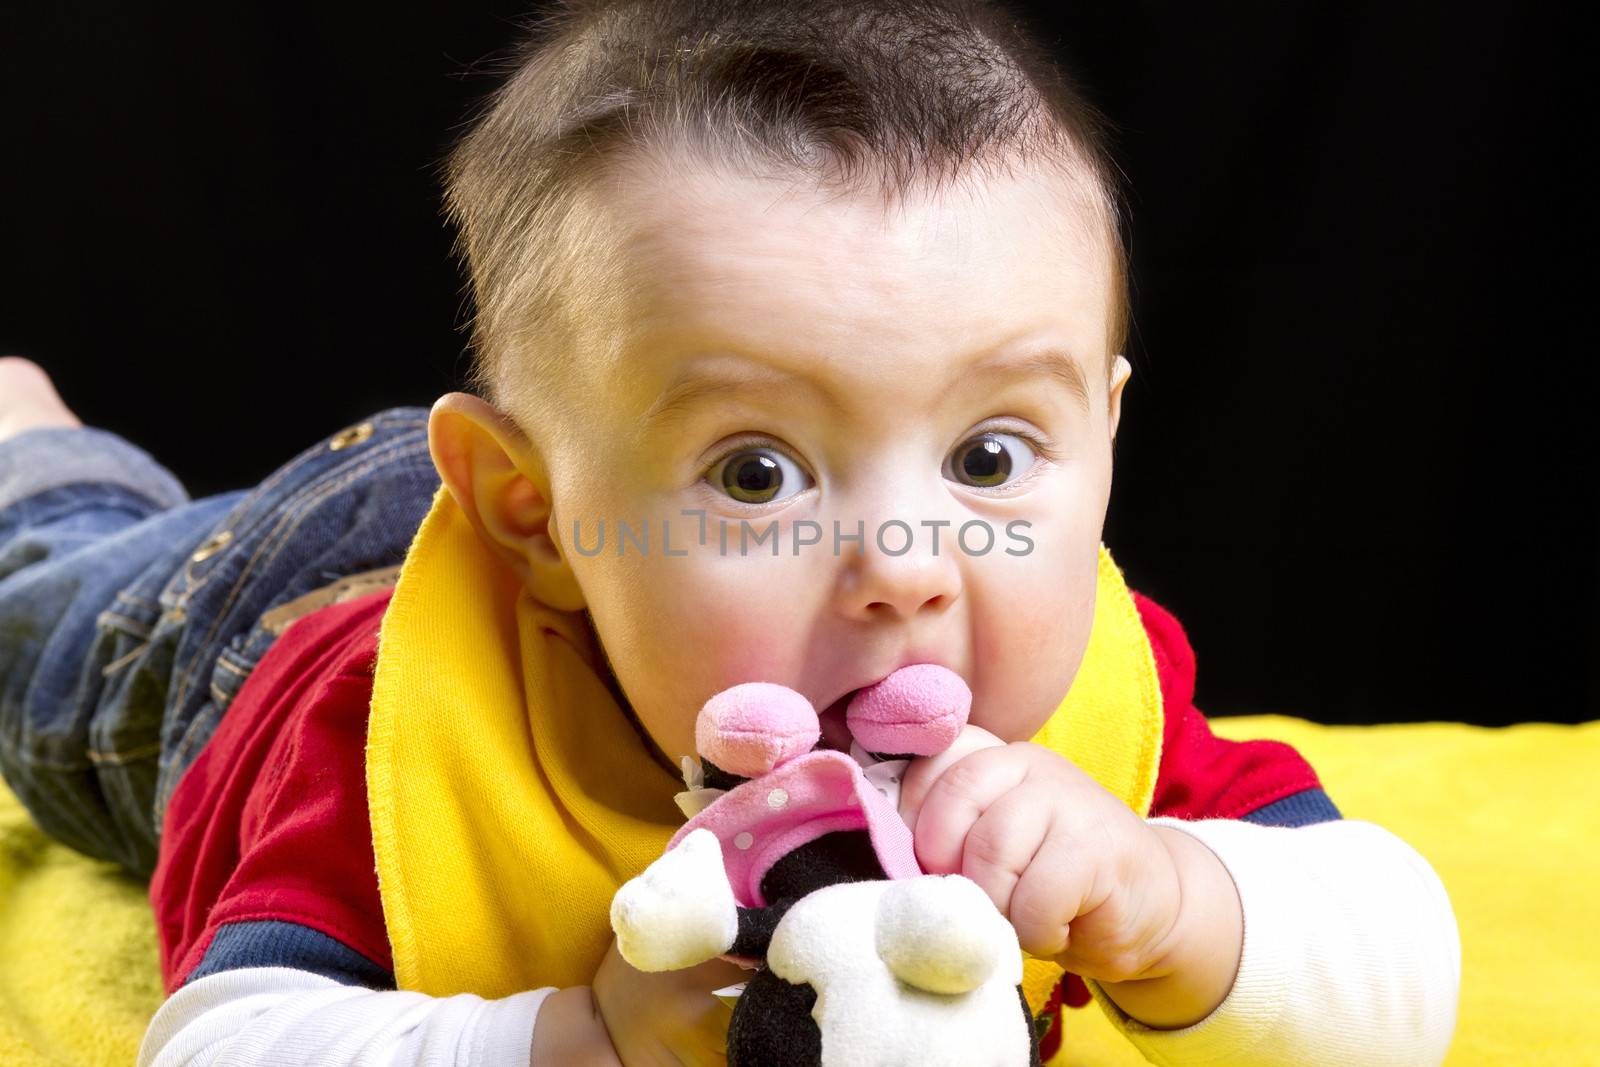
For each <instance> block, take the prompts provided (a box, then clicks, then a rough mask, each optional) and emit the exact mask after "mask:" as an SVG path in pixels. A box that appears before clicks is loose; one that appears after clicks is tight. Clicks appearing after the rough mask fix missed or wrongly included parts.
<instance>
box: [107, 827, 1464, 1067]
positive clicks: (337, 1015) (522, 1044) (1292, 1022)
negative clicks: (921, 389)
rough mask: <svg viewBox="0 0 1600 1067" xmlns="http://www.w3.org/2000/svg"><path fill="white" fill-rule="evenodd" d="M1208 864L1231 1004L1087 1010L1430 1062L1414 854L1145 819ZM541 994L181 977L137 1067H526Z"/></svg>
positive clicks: (1214, 1037) (250, 975)
mask: <svg viewBox="0 0 1600 1067" xmlns="http://www.w3.org/2000/svg"><path fill="white" fill-rule="evenodd" d="M1149 822H1150V823H1151V824H1152V825H1164V826H1171V827H1175V828H1177V829H1179V830H1182V831H1183V832H1185V833H1188V834H1190V835H1192V836H1194V837H1195V838H1197V839H1198V840H1200V841H1201V842H1202V843H1204V844H1205V845H1206V846H1207V847H1209V848H1210V849H1211V850H1212V851H1213V852H1214V853H1216V855H1217V856H1218V857H1219V858H1220V859H1221V861H1222V863H1223V865H1224V866H1225V867H1226V868H1227V870H1228V872H1229V874H1230V875H1231V876H1232V877H1233V880H1234V883H1235V885H1236V886H1237V887H1238V890H1239V899H1240V903H1241V905H1242V909H1243V914H1244V943H1243V950H1242V954H1241V957H1240V963H1239V970H1238V974H1237V976H1236V977H1235V979H1234V984H1233V988H1232V990H1231V991H1230V992H1229V994H1228V996H1227V997H1226V998H1225V999H1224V1000H1223V1002H1222V1003H1221V1004H1220V1005H1219V1006H1218V1007H1217V1009H1216V1010H1215V1011H1213V1012H1212V1013H1211V1014H1210V1015H1208V1016H1207V1017H1206V1018H1204V1019H1202V1020H1201V1021H1200V1022H1198V1023H1195V1024H1194V1025H1193V1026H1189V1027H1185V1028H1183V1029H1180V1030H1153V1029H1151V1028H1149V1027H1146V1026H1143V1025H1142V1024H1140V1023H1138V1022H1135V1021H1134V1020H1132V1019H1130V1018H1128V1017H1127V1016H1126V1015H1124V1014H1122V1013H1121V1012H1120V1011H1119V1010H1118V1009H1117V1008H1116V1006H1115V1005H1114V1004H1112V1003H1111V1002H1110V1001H1109V1000H1108V999H1107V998H1106V997H1105V995H1104V993H1103V992H1102V991H1100V990H1099V989H1098V988H1097V985H1096V983H1093V982H1090V983H1089V986H1090V988H1091V990H1093V991H1094V992H1095V996H1096V999H1097V1000H1098V1001H1099V1002H1100V1003H1101V1005H1102V1006H1103V1007H1104V1008H1105V1010H1106V1012H1107V1014H1108V1015H1109V1016H1110V1017H1111V1019H1112V1021H1113V1022H1114V1023H1115V1024H1116V1025H1117V1026H1118V1028H1119V1029H1121V1030H1122V1032H1123V1033H1124V1034H1125V1035H1126V1036H1127V1037H1128V1039H1129V1040H1130V1041H1131V1042H1132V1043H1133V1044H1134V1045H1135V1046H1136V1047H1137V1048H1138V1049H1139V1050H1140V1051H1141V1052H1142V1053H1143V1054H1144V1055H1145V1057H1146V1058H1148V1059H1149V1060H1151V1061H1152V1062H1154V1063H1158V1064H1196V1065H1204V1064H1229V1065H1237V1067H1254V1065H1257V1064H1281V1063H1294V1064H1304V1065H1308V1067H1320V1065H1334V1064H1360V1065H1381V1064H1437V1063H1439V1062H1440V1061H1441V1060H1443V1058H1444V1055H1445V1052H1446V1050H1447V1048H1448V1047H1449V1044H1450V1038H1451V1036H1452V1034H1453V1033H1454V1030H1455V1019H1456V1002H1457V996H1458V992H1459V989H1460V984H1461V944H1460V940H1459V936H1458V933H1457V930H1456V923H1455V915H1454V912H1453V910H1452V908H1451V906H1450V900H1449V897H1448V895H1447V894H1446V892H1445V889H1444V886H1443V885H1442V884H1441V882H1440V881H1439V878H1438V876H1437V875H1436V874H1435V873H1434V871H1433V868H1432V867H1431V866H1429V864H1428V862H1427V860H1425V859H1424V858H1423V857H1422V856H1421V855H1420V854H1418V853H1417V851H1416V850H1415V849H1413V848H1412V847H1411V846H1410V845H1408V844H1406V842H1404V841H1403V840H1401V839H1400V838H1399V837H1397V836H1395V835H1394V834H1392V833H1390V832H1389V831H1388V830H1385V829H1384V828H1382V827H1380V826H1378V825H1376V824H1374V823H1370V822H1363V821H1360V820H1331V821H1328V822H1321V823H1314V824H1311V825H1308V826H1298V827H1292V828H1291V827H1277V826H1262V825H1258V824H1256V823H1251V822H1243V821H1236V820H1227V819H1208V820H1201V821H1194V822H1190V821H1185V820H1182V819H1174V818H1155V819H1150V820H1149ZM553 991H554V989H553V988H546V989H539V990H530V991H528V992H523V993H518V994H515V995H513V996H509V997H505V998H503V999H500V1000H485V999H483V998H481V997H477V996H474V995H472V994H469V993H464V994H459V995H457V996H452V997H442V998H436V997H429V996H427V995H425V994H422V993H416V992H406V991H396V990H371V989H366V988H363V987H360V986H350V985H341V984H340V983H338V982H335V981H333V980H332V979H329V978H324V977H321V976H319V975H315V974H311V973H309V972H305V971H299V970H295V969H292V968H284V967H251V968H239V969H235V970H228V971H221V972H218V973H215V974H210V975H207V976H205V977H202V978H198V979H196V980H194V981H192V982H190V983H189V984H188V985H185V986H183V987H182V988H180V989H179V990H177V991H176V992H175V993H174V994H173V995H172V996H171V997H169V998H168V999H167V1001H166V1002H165V1003H164V1004H162V1006H161V1008H160V1010H159V1011H157V1013H156V1015H155V1017H154V1018H153V1019H152V1020H151V1023H150V1026H149V1028H148V1030H147V1032H146V1034H145V1039H144V1043H143V1045H142V1047H141V1048H140V1050H139V1058H138V1065H137V1067H203V1065H211V1064H215V1065H218V1067H222V1065H227V1067H252V1065H257V1064H259V1065H262V1067H267V1065H270V1067H291V1065H296V1064H316V1065H319V1067H344V1065H350V1067H401V1065H406V1067H410V1065H416V1067H458V1065H466V1064H473V1065H476V1067H526V1065H527V1063H528V1058H529V1049H530V1046H531V1043H532V1035H533V1028H534V1025H535V1023H536V1017H537V1014H538V1010H539V1006H540V1005H541V1004H542V1003H543V1001H544V998H545V997H546V996H547V995H548V994H549V993H551V992H553Z"/></svg>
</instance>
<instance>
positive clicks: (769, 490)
mask: <svg viewBox="0 0 1600 1067" xmlns="http://www.w3.org/2000/svg"><path fill="white" fill-rule="evenodd" d="M720 467H721V469H720V471H719V472H717V473H715V474H714V475H713V480H714V481H715V483H716V484H717V485H719V486H721V487H722V490H723V492H725V493H727V494H728V495H729V496H731V497H732V498H733V499H734V500H737V501H738V502H739V503H741V504H768V503H771V502H772V501H774V500H780V499H786V498H787V497H790V496H793V495H794V494H795V493H798V492H800V491H801V490H802V489H804V488H805V481H806V477H805V474H804V472H803V471H801V470H800V467H799V465H798V464H796V463H795V462H794V460H792V459H790V458H789V457H788V456H786V455H784V454H783V453H782V452H779V451H777V450H776V449H772V448H743V449H740V450H739V451H737V452H734V453H733V454H732V455H730V456H728V458H727V459H726V460H724V461H723V462H722V463H721V464H720ZM779 494H782V495H781V496H780V495H779Z"/></svg>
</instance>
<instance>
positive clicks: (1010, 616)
mask: <svg viewBox="0 0 1600 1067" xmlns="http://www.w3.org/2000/svg"><path fill="white" fill-rule="evenodd" d="M1081 196H1082V194H1081V193H1075V192H1074V191H1073V185H1072V184H1071V183H1069V182H1068V181H1066V180H1065V179H1063V178H1061V177H1052V176H1043V175H1038V174H1029V173H1027V172H1022V176H1019V177H1018V178H1015V179H1006V180H1003V181H993V182H989V183H986V184H985V185H984V186H982V188H981V192H979V193H971V192H966V191H953V192H947V193H946V194H944V196H943V197H942V198H940V199H938V200H930V199H928V198H917V199H915V200H913V201H912V202H910V203H907V204H905V205H903V206H901V207H900V208H898V209H897V210H896V211H893V212H890V213H889V214H887V215H885V213H884V212H883V211H882V209H881V208H880V207H879V206H878V204H877V203H876V201H874V200H872V199H870V198H831V199H830V198H829V197H827V196H826V195H820V194H812V193H810V192H808V191H806V190H804V189H800V190H798V191H796V190H795V189H793V188H790V187H789V186H787V185H781V184H778V183H776V182H774V181H772V180H758V179H755V178H748V177H733V176H728V175H725V174H720V173H719V174H713V173H711V172H709V171H706V170H703V169H702V170H700V171H698V172H696V176H695V177H694V178H693V180H683V179H682V178H680V179H678V180H676V181H671V182H669V181H666V180H663V179H652V178H648V177H646V176H645V174H644V172H643V171H638V172H634V176H633V177H632V178H631V179H630V180H628V181H626V182H625V183H624V184H623V185H622V186H621V187H620V188H619V189H617V190H615V191H609V192H608V193H607V195H606V197H604V198H603V199H602V198H597V199H596V200H595V202H594V210H595V211H597V212H599V213H600V214H601V215H602V216H603V219H602V220H600V221H601V226H602V231H603V232H607V233H609V234H611V237H610V238H608V240H611V241H614V244H613V245H612V247H613V248H614V249H615V252H616V260H615V262H616V264H617V269H618V270H619V272H620V281H621V282H622V283H623V284H622V285H621V286H619V287H618V289H617V290H615V293H616V294H617V295H616V297H615V299H614V301H613V302H612V303H611V304H610V306H609V310H608V311H607V312H606V313H604V314H601V315H597V316H593V317H591V319H590V320H589V321H588V323H587V324H586V326H585V330H587V331H588V333H587V336H586V337H585V339H584V340H583V342H582V349H581V350H582V351H583V353H584V355H583V358H582V359H580V360H575V362H574V370H573V374H574V375H576V376H577V380H576V381H574V382H573V383H571V384H573V385H574V386H575V388H574V389H573V395H576V396H581V397H582V400H581V401H580V403H581V404H582V405H583V415H582V417H581V418H574V419H573V421H572V425H571V427H570V429H567V428H563V434H562V438H561V441H560V444H559V446H558V447H559V453H560V454H559V457H558V459H557V460H556V461H555V462H552V464H551V486H550V489H551V494H552V498H553V516H552V521H553V522H554V524H555V526H556V537H557V538H558V540H559V542H560V545H561V549H562V552H563V553H564V554H565V556H566V557H567V559H568V560H569V561H570V566H571V567H572V568H573V571H574V574H575V576H576V578H577V581H578V583H579V585H580V586H581V588H582V591H583V596H584V599H585V600H586V602H587V607H588V609H589V611H590V613H591V616H592V619H593V622H594V626H595V630H596V633H597V635H598V636H599V638H600V641H601V643H602V644H603V646H604V648H605V650H606V653H607V655H608V657H609V659H610V661H611V664H612V667H613V669H614V670H615V672H616V675H617V680H618V682H619V683H620V685H621V687H622V689H623V691H624V693H625V694H626V696H627V697H628V699H629V701H630V702H631V704H632V705H633V707H634V709H635V711H636V713H637V715H638V717H639V719H640V721H641V722H642V724H643V726H644V727H645V729H646V730H648V731H649V733H650V735H651V736H652V737H653V738H654V739H655V741H656V743H657V744H658V745H660V747H661V748H662V750H663V751H664V753H665V754H666V755H667V756H668V757H669V758H670V759H671V760H673V761H674V762H676V760H677V759H678V758H679V757H680V756H682V755H684V754H687V753H691V752H692V751H693V749H694V723H695V716H696V713H697V712H698V711H699V709H700V707H701V705H702V704H703V703H704V702H705V701H706V699H707V698H709V697H710V696H712V695H713V694H714V693H716V692H718V691H720V690H722V689H725V688H727V687H728V686H731V685H735V684H738V683H740V682H748V681H771V682H778V683H781V684H783V685H787V686H789V687H791V688H793V689H796V690H798V691H799V692H801V693H802V694H804V695H805V696H806V697H808V698H809V699H810V700H811V701H812V703H813V704H814V705H815V706H816V708H817V710H818V711H819V712H822V711H824V710H826V709H827V708H828V707H829V706H830V705H831V704H834V703H835V702H836V701H837V700H838V699H839V698H841V697H844V696H846V695H848V694H849V693H850V692H852V691H854V690H855V689H857V688H859V687H861V686H863V685H867V684H869V683H871V682H874V681H876V680H878V679H880V678H882V677H884V676H885V675H887V674H888V673H889V672H891V671H893V670H895V669H897V668H899V667H901V666H904V665H906V664H909V663H917V662H932V663H939V664H942V665H944V666H946V667H949V668H950V669H951V670H954V671H956V672H957V673H958V674H960V675H961V677H962V678H964V679H965V680H966V681H967V684H968V685H969V686H970V688H971V690H972V694H973V703H972V712H971V722H973V723H974V724H975V725H977V726H981V727H983V728H984V729H987V730H988V731H990V732H991V733H994V734H996V735H998V736H999V737H1001V738H1004V739H1006V740H1021V739H1026V738H1028V737H1030V736H1032V735H1033V733H1034V732H1035V731H1036V730H1037V729H1038V728H1039V727H1040V726H1041V725H1042V724H1043V723H1044V721H1045V720H1046V719H1047V718H1048V717H1049V715H1050V714H1051V712H1052V711H1053V710H1054V709H1055V708H1056V706H1057V705H1058V704H1059V703H1060V701H1061V699H1062V698H1063V697H1064V696H1065V695H1066V693H1067V690H1068V689H1069V688H1070V686H1071V684H1072V679H1073V676H1074V674H1075V673H1076V671H1077V668H1078V665H1079V663H1080V661H1081V659H1082V656H1083V651H1084V648H1085V646H1086V643H1087V641H1088V637H1089V628H1090V621H1091V619H1092V617H1093V611H1094V598H1095V571H1096V560H1097V551H1098V544H1099V539H1100V534H1101V530H1102V524H1103V522H1104V519H1105V513H1106V504H1107V498H1108V495H1109V492H1110V487H1111V442H1112V436H1113V434H1114V432H1115V428H1116V420H1117V412H1118V408H1119V398H1120V394H1121V389H1122V385H1123V383H1124V381H1125V380H1126V374H1127V370H1128V367H1127V364H1126V362H1125V361H1123V360H1121V359H1120V358H1118V359H1117V361H1116V368H1117V371H1116V373H1115V374H1114V375H1113V376H1112V378H1111V380H1109V381H1108V377H1107V374H1106V367H1107V360H1108V353H1107V347H1106V346H1107V317H1108V316H1107V313H1108V299H1109V294H1110V289H1109V286H1110V282H1111V279H1110V276H1109V266H1108V264H1109V259H1108V257H1107V254H1106V251H1105V248H1104V245H1103V243H1102V240H1101V238H1100V237H1099V236H1098V231H1097V230H1096V228H1095V227H1094V225H1093V224H1092V223H1091V221H1090V220H1091V216H1090V214H1089V212H1088V210H1087V209H1086V208H1084V207H1082V206H1081V200H1080V198H1081ZM624 292H626V294H627V295H626V296H623V295H621V294H622V293H624ZM602 522H603V524H604V535H603V536H604V540H603V542H602V541H601V537H602V534H601V524H602ZM619 522H624V523H626V524H627V525H628V526H629V527H630V529H631V531H632V532H633V533H634V535H635V537H638V536H639V532H640V531H641V530H643V529H648V546H647V548H646V549H645V550H643V551H641V549H640V548H639V546H638V544H637V543H636V542H635V540H634V539H628V540H626V541H625V542H621V545H622V549H623V551H622V554H621V555H620V556H619V554H618V550H619V536H618V534H619V529H618V524H619ZM902 524H903V525H902ZM575 526H576V528H577V529H576V532H575V530H574V527H575ZM964 526H965V530H964V533H963V529H962V528H963V527H964ZM664 529H665V531H666V534H667V537H668V539H669V540H668V541H667V542H666V543H663V530H664ZM835 531H837V535H838V539H837V541H836V535H835ZM858 531H859V532H860V533H861V534H862V536H861V537H860V538H857V539H850V538H851V537H852V535H855V534H856V533H857V532H858ZM936 533H937V549H935V544H934V536H935V534H936ZM741 534H742V536H743V541H742V542H741ZM958 534H961V535H962V536H960V537H958ZM758 536H760V537H762V538H763V539H762V540H761V541H759V542H757V540H756V538H757V537H758ZM880 536H881V539H882V540H881V544H880V541H879V538H880ZM597 544H598V545H600V550H599V551H598V552H596V551H595V549H596V546H597ZM741 544H742V546H743V548H742V551H741ZM908 544H909V548H907V545H908ZM836 545H837V549H836ZM774 547H776V554H774ZM902 549H905V550H904V551H903V552H902ZM986 549H987V550H986ZM985 550H986V551H985Z"/></svg>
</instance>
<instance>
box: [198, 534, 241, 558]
mask: <svg viewBox="0 0 1600 1067" xmlns="http://www.w3.org/2000/svg"><path fill="white" fill-rule="evenodd" d="M232 540H233V531H232V530H223V531H222V532H221V533H219V534H214V535H212V536H211V537H208V538H207V539H206V540H205V542H204V543H203V544H202V545H201V546H200V547H199V548H197V549H195V550H194V555H192V556H190V557H189V558H190V559H192V560H193V561H194V562H196V563H199V562H201V561H202V560H207V559H210V558H211V557H212V556H214V555H216V554H217V553H218V552H221V551H222V550H223V548H224V547H226V546H227V544H228V542H229V541H232Z"/></svg>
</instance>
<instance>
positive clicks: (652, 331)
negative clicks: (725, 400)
mask: <svg viewBox="0 0 1600 1067" xmlns="http://www.w3.org/2000/svg"><path fill="white" fill-rule="evenodd" d="M602 194H603V195H602ZM588 209H589V210H590V211H592V212H594V214H595V217H596V220H597V225H596V231H597V232H603V233H604V234H605V239H603V240H597V241H594V242H592V243H591V244H590V245H589V246H588V251H589V253H590V254H592V255H594V256H595V257H596V258H597V260H599V261H601V262H603V267H602V270H601V272H602V273H603V275H604V277H605V278H606V279H607V280H608V282H609V289H610V291H611V292H612V293H613V294H614V295H615V297H616V301H615V306H614V308H613V310H614V312H615V314H614V317H613V318H612V320H611V321H610V322H609V323H608V325H609V326H610V327H612V328H614V329H616V330H619V331H621V332H622V333H624V334H626V335H627V336H628V337H629V338H630V339H634V340H638V341H640V342H643V343H655V344H660V343H662V342H664V341H666V340H668V338H667V337H664V336H663V335H664V334H678V333H687V334H693V333H695V332H700V331H707V332H711V333H716V332H717V331H718V328H719V327H723V326H726V325H727V324H729V323H730V322H742V323H743V324H745V325H748V326H754V327H757V328H758V329H759V328H761V327H762V326H763V323H762V322H760V321H758V319H759V317H760V315H761V314H763V311H762V309H765V313H766V315H767V321H766V323H765V327H766V328H768V329H771V330H779V331H785V330H789V331H792V330H794V329H796V328H800V327H803V329H804V332H806V333H808V334H810V333H817V334H819V335H821V336H819V338H818V339H819V340H824V341H826V340H828V335H830V334H833V333H840V334H843V335H844V336H841V337H838V338H837V340H839V341H841V342H843V343H845V344H846V345H848V341H849V336H848V335H849V334H850V333H851V332H852V331H859V330H861V329H862V328H863V326H864V325H869V324H870V325H877V326H888V325H889V323H888V322H887V321H886V317H890V318H896V319H899V320H901V321H903V322H906V323H909V322H912V321H915V320H917V319H919V318H920V319H929V318H932V319H937V320H940V321H941V322H943V323H944V324H945V325H944V326H943V329H945V330H946V331H957V332H959V331H961V330H969V331H975V332H981V331H983V330H986V329H987V330H991V331H992V330H1001V331H1004V330H1006V329H1009V328H1011V324H1008V322H1007V321H1006V318H1007V316H1011V315H1015V314H1018V313H1029V312H1030V311H1031V309H1030V308H1029V307H1028V305H1029V304H1030V302H1034V301H1037V302H1039V303H1040V304H1042V305H1059V307H1058V310H1062V311H1066V312H1070V313H1072V314H1073V315H1075V316H1077V317H1080V318H1081V317H1082V316H1083V315H1085V314H1088V315H1091V316H1092V315H1098V314H1100V313H1102V312H1103V310H1104V304H1105V300H1106V296H1107V293H1108V292H1109V285H1110V282H1111V277H1110V275H1111V266H1112V257H1111V252H1110V246H1109V244H1108V240H1109V239H1110V237H1111V235H1110V233H1109V232H1108V228H1107V226H1106V225H1105V220H1104V219H1102V218H1101V217H1100V212H1099V209H1098V208H1097V207H1096V204H1095V197H1094V194H1093V192H1092V190H1091V189H1089V188H1088V179H1087V178H1086V177H1085V176H1083V175H1070V174H1069V175H1063V174H1062V173H1060V172H1059V171H1058V170H1044V169H1018V170H1016V171H1013V172H1010V173H1006V174H996V175H975V176H972V177H970V178H968V179H967V180H965V181H963V182H959V183H954V184H951V185H947V186H942V187H937V188H913V189H911V190H909V191H907V192H906V193H904V194H903V195H901V196H898V197H896V198H894V199H893V200H892V201H886V199H885V198H884V197H883V196H882V195H880V194H879V193H877V192H876V191H865V190H849V191H836V190H832V189H829V188H824V187H819V186H818V185H817V183H816V182H815V181H814V180H811V179H807V178H804V177H798V176H793V175H765V174H749V173H741V172H737V171H734V170H732V169H731V168H727V167H717V168H712V167H709V166H694V167H690V166H680V167H677V168H670V169H669V168H666V167H664V166H662V165H656V166H639V167H636V168H634V169H633V170H632V171H631V172H629V173H627V174H625V175H623V176H622V177H621V178H620V180H616V181H613V182H609V183H606V184H605V185H603V186H600V187H599V188H598V189H597V190H596V192H595V195H592V196H591V197H590V199H589V203H588ZM990 297H993V299H990ZM796 316H799V317H798V318H797V317H796ZM864 320H865V321H864Z"/></svg>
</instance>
